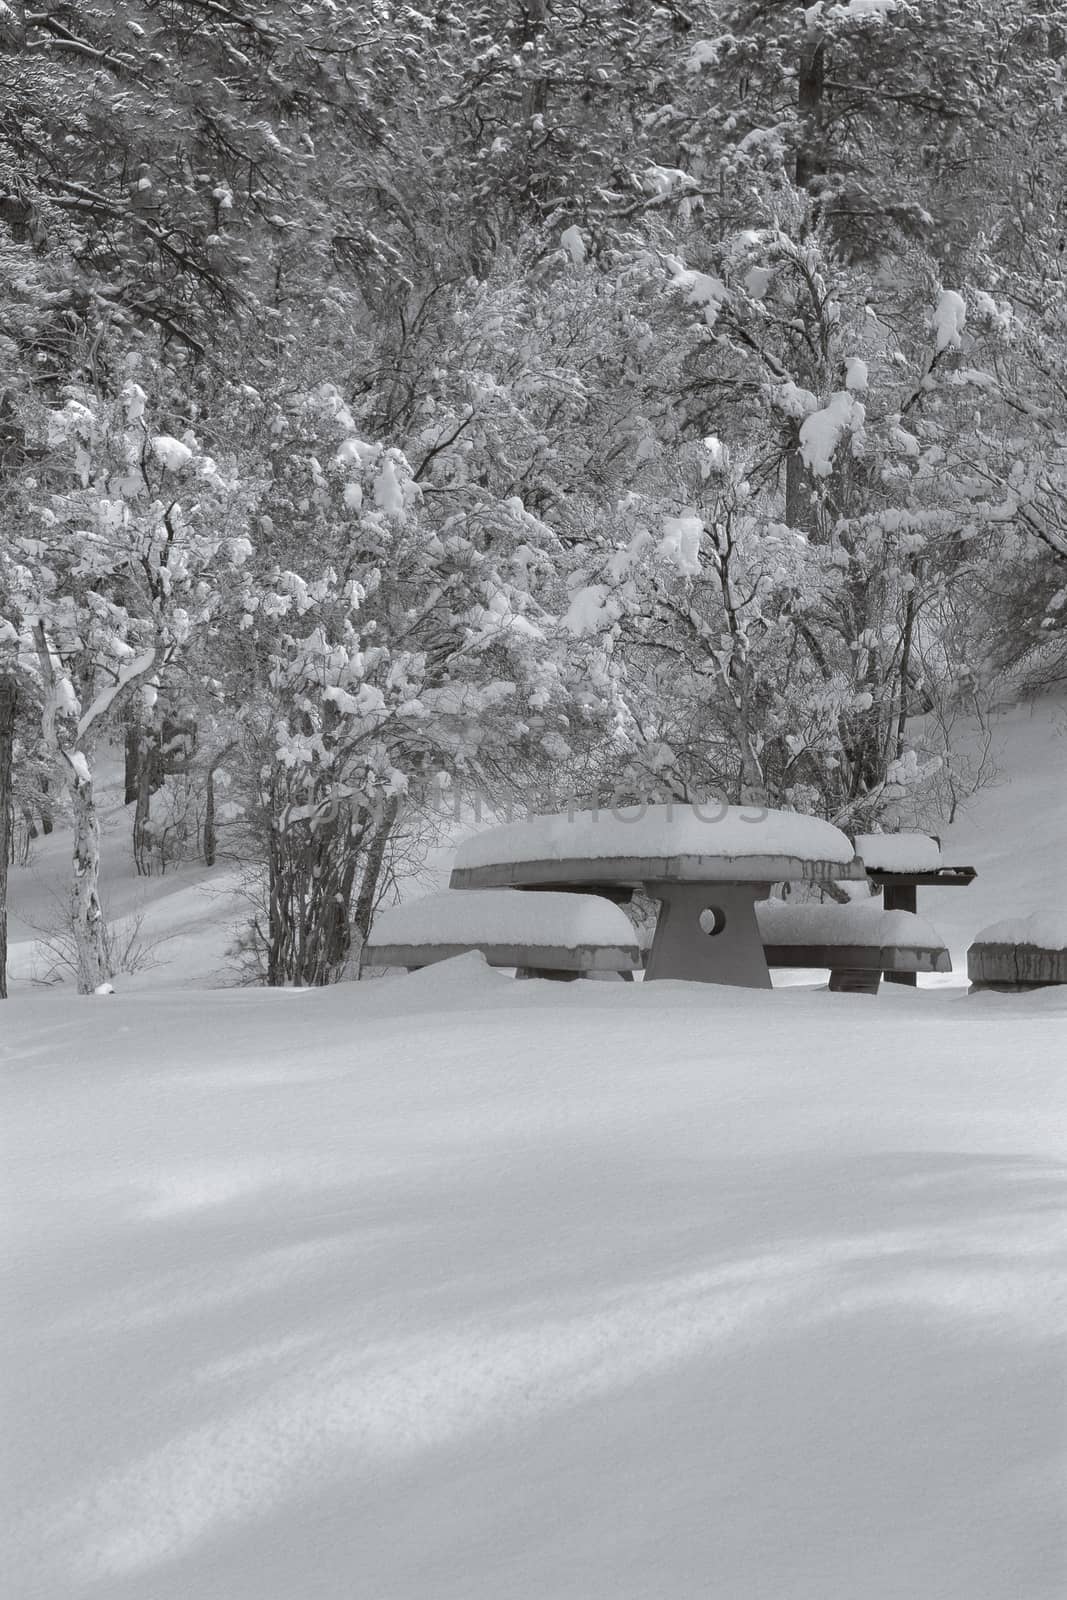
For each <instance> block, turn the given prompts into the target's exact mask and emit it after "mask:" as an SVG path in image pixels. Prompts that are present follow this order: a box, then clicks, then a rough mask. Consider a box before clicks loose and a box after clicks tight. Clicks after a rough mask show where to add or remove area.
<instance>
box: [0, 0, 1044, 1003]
mask: <svg viewBox="0 0 1067 1600" xmlns="http://www.w3.org/2000/svg"><path fill="white" fill-rule="evenodd" d="M0 49H2V54H0V529H2V537H0V818H4V819H5V827H6V832H7V848H6V849H5V850H4V851H3V852H0V860H2V862H3V866H2V867H0V871H4V872H6V869H7V865H8V862H9V861H10V862H12V863H17V862H24V861H28V860H29V859H31V858H32V855H33V851H34V849H35V848H37V847H38V846H39V844H40V842H41V841H42V840H43V839H44V837H45V835H46V834H47V833H48V831H49V830H50V829H51V828H52V827H53V826H54V825H56V824H57V822H59V821H62V822H63V824H64V825H65V826H69V827H70V828H72V829H73V833H74V856H75V867H74V875H73V906H72V910H71V913H70V921H71V932H72V936H73V937H74V938H75V941H76V950H77V957H76V959H77V968H78V981H79V984H80V986H81V988H82V990H83V991H90V990H92V989H94V988H96V987H97V986H98V985H99V984H100V983H101V982H103V981H105V980H106V979H107V978H108V977H109V976H110V975H111V974H110V973H109V964H111V963H110V962H109V949H108V937H107V928H106V921H105V918H104V916H103V915H102V914H101V897H103V898H104V901H105V904H106V884H105V883H103V882H98V873H99V850H98V816H97V809H98V805H97V794H96V788H95V785H96V782H97V777H98V771H99V765H100V762H101V761H102V760H104V759H105V758H106V757H107V756H108V754H109V753H111V754H114V753H115V752H120V753H121V754H122V755H123V756H124V762H125V786H124V787H125V799H126V801H127V804H128V808H129V819H130V850H131V851H132V855H133V858H134V860H135V861H136V864H137V869H138V871H139V872H140V873H141V874H143V875H145V876H151V875H153V874H155V875H158V874H160V873H162V872H164V871H165V870H167V869H168V868H170V867H172V866H173V865H174V864H175V863H176V862H177V861H181V860H186V861H196V860H199V861H201V862H203V863H207V864H208V865H210V864H212V863H214V862H215V861H216V860H217V859H223V860H225V861H226V862H228V863H230V864H231V865H233V864H237V865H239V866H240V868H241V869H242V871H245V872H247V874H248V881H249V882H250V883H251V884H254V885H255V886H256V887H255V888H254V889H253V890H252V891H251V892H252V894H253V898H254V899H255V904H254V905H253V906H252V907H251V909H250V912H249V916H248V919H247V926H246V929H245V932H244V934H243V936H242V944H243V949H244V958H245V962H246V970H247V971H249V972H251V973H253V974H254V975H258V976H259V977H261V978H262V979H263V980H265V981H267V982H269V983H271V984H288V983H293V982H296V983H301V984H323V983H328V982H331V981H334V980H336V979H337V978H339V977H340V976H342V975H346V974H351V973H352V972H353V970H354V967H355V964H356V963H357V962H358V953H359V948H360V945H361V942H362V940H363V939H364V938H365V936H366V934H367V930H368V927H369V924H370V919H371V917H372V914H373V910H374V907H375V905H376V904H377V903H378V901H379V900H380V899H381V897H382V894H383V889H384V887H385V886H387V885H389V884H391V883H392V882H393V880H394V876H395V871H396V867H397V863H401V864H402V863H404V862H410V861H414V860H417V859H418V858H419V854H420V851H422V850H423V849H424V848H425V845H426V841H427V839H429V838H430V837H431V836H432V834H433V826H434V820H435V819H439V818H440V816H441V814H442V811H443V810H444V811H447V810H448V809H449V808H450V807H453V808H456V809H461V808H462V806H463V805H465V804H466V803H468V801H473V802H476V803H477V804H478V805H479V806H481V807H489V808H494V807H495V808H507V807H509V806H510V807H515V808H517V809H518V810H519V811H520V812H521V811H522V810H525V809H534V810H536V809H538V808H541V809H544V808H545V807H546V806H551V805H553V804H557V803H559V802H560V800H561V799H562V798H563V797H566V798H567V799H568V800H573V799H574V798H577V800H578V801H579V802H580V803H592V802H594V801H597V800H600V799H605V798H611V799H616V800H618V799H627V798H631V797H633V796H639V797H641V798H643V799H647V798H649V797H658V798H660V799H666V798H669V797H672V796H674V797H682V798H700V797H702V796H704V795H706V794H708V793H717V794H722V795H724V796H725V797H726V798H727V799H729V800H730V801H737V802H741V801H744V802H763V803H766V804H769V805H772V806H776V807H785V808H787V809H792V810H798V811H802V812H808V813H814V814H817V815H820V816H823V817H826V818H829V819H831V820H833V821H834V822H836V823H838V824H839V825H841V826H842V827H844V828H846V829H847V830H849V831H850V832H852V831H856V830H870V829H872V828H873V829H879V828H882V827H894V826H901V825H904V826H907V825H912V826H916V825H917V826H925V827H934V826H935V824H936V823H938V822H939V821H941V820H942V819H944V818H946V817H951V815H953V814H954V812H955V809H956V807H957V806H958V805H959V804H960V803H961V802H963V801H965V800H966V798H967V796H968V794H969V793H970V792H972V790H973V789H974V787H975V785H976V784H977V783H979V782H980V781H981V776H982V774H981V764H980V763H979V764H978V766H977V767H976V764H975V762H974V761H973V759H971V756H970V755H967V756H966V758H964V757H962V756H961V754H960V749H959V743H958V740H957V737H956V734H957V729H958V728H959V726H960V724H961V721H962V720H963V719H968V721H969V723H971V724H973V722H974V721H975V719H977V720H978V722H979V724H980V723H981V720H982V718H983V717H984V715H985V714H986V711H987V709H988V707H989V705H990V704H991V703H992V702H993V701H994V700H995V699H996V697H997V694H998V692H1000V691H1001V690H1002V689H1003V686H1004V684H1005V682H1007V681H1010V682H1011V683H1012V684H1013V686H1014V687H1015V688H1016V690H1018V691H1019V692H1026V691H1028V690H1034V689H1038V688H1040V687H1042V686H1044V685H1049V684H1052V683H1055V682H1057V681H1060V680H1061V679H1062V675H1063V670H1064V662H1065V659H1067V633H1065V631H1064V622H1065V617H1067V606H1065V599H1067V499H1065V487H1067V435H1065V422H1064V406H1065V397H1067V266H1065V254H1064V236H1065V230H1067V213H1065V210H1064V198H1063V197H1064V175H1065V170H1067V169H1065V161H1064V147H1065V142H1067V133H1065V129H1067V117H1065V116H1064V114H1063V113H1064V105H1063V98H1064V71H1065V64H1067V9H1065V8H1064V7H1063V6H1062V5H1061V4H1059V3H1056V0H1049V3H1042V4H1034V3H1032V0H1027V3H1026V4H1023V3H1021V0H1020V3H1015V0H944V3H938V4H926V3H923V4H921V5H920V4H912V3H907V0H847V3H842V4H828V3H821V4H816V5H813V6H799V5H785V4H781V5H770V6H768V5H760V4H755V3H749V0H695V3H693V4H686V5H684V6H682V5H675V4H673V3H667V4H645V3H642V0H638V3H634V4H621V3H618V0H603V3H601V0H591V3H590V4H588V5H577V4H569V3H561V0H560V3H557V0H527V3H524V4H518V3H514V4H512V3H510V0H505V3H499V0H494V3H493V4H482V3H477V0H463V3H461V4H456V5H453V6H444V7H442V8H438V9H437V10H436V11H432V10H431V11H427V12H425V13H423V12H420V11H418V10H417V9H414V8H411V7H408V6H399V5H393V4H389V3H385V0H382V3H374V4H366V5H358V6H357V5H354V4H353V5H349V4H337V3H334V0H321V3H320V0H308V3H307V4H302V5H297V6H293V5H281V4H275V3H273V0H263V3H257V4H256V5H252V4H250V3H247V0H219V3H215V0H165V3H164V0H143V3H141V0H129V3H124V4H122V5H113V4H107V3H103V0H97V3H93V4H88V5H82V4H79V5H72V4H66V3H58V4H51V3H49V0H42V3H41V4H40V5H36V6H34V7H32V8H31V7H28V6H27V7H25V8H24V7H21V6H16V5H11V4H3V5H0ZM256 896H258V899H256V898H255V897H256ZM5 901H6V894H5V891H4V880H3V878H2V877H0V907H2V906H3V905H4V904H5ZM0 926H2V913H0ZM2 965H3V963H2V962H0V969H2Z"/></svg>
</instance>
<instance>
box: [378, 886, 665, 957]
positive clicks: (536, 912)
mask: <svg viewBox="0 0 1067 1600" xmlns="http://www.w3.org/2000/svg"><path fill="white" fill-rule="evenodd" d="M473 943H477V944H497V945H535V946H550V945H562V946H566V947H567V948H568V949H570V948H575V947H577V946H579V945H601V946H603V945H607V946H610V947H612V948H617V947H619V946H622V947H629V946H633V945H635V944H636V943H637V936H636V934H635V932H634V927H633V924H632V923H631V921H630V919H629V917H628V916H627V915H626V913H625V912H623V911H620V910H619V907H618V906H616V905H613V904H612V903H611V901H610V900H603V899H601V898H600V897H599V896H598V895H588V894H552V893H545V894H540V893H535V894H526V893H524V892H523V891H522V890H521V889H446V890H444V891H443V892H442V893H441V894H431V895H427V896H426V897H425V898H424V899H422V900H407V901H405V902H404V903H403V905H399V906H390V907H389V908H388V909H387V910H385V911H380V912H379V913H378V915H377V916H376V917H375V919H374V926H373V928H372V929H371V935H370V939H369V940H368V946H369V948H371V949H373V948H374V947H375V946H376V945H435V944H473Z"/></svg>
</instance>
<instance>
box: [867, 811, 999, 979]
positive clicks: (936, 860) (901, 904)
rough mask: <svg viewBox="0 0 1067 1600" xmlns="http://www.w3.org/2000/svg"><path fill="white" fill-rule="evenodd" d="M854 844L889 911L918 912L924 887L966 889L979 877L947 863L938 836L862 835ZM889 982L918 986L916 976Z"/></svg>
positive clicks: (905, 975) (892, 976) (898, 976)
mask: <svg viewBox="0 0 1067 1600" xmlns="http://www.w3.org/2000/svg"><path fill="white" fill-rule="evenodd" d="M854 843H855V846H856V850H857V851H858V853H859V855H860V857H861V858H862V860H863V865H864V866H865V867H866V869H867V877H868V879H869V880H870V882H871V883H873V884H874V886H875V888H877V889H880V890H881V891H882V904H883V906H884V907H885V909H886V910H887V911H917V910H918V909H919V904H918V891H919V889H920V887H928V888H935V889H965V888H967V886H968V885H969V884H971V883H973V882H974V880H975V878H976V877H977V873H976V872H975V870H974V868H973V867H967V866H963V865H961V864H959V863H955V862H951V861H946V859H945V857H944V855H943V853H942V850H941V841H940V839H938V838H937V836H936V835H935V834H929V833H858V834H857V835H856V837H855V840H854ZM886 979H887V980H888V982H890V983H904V984H912V985H914V983H915V974H914V973H913V972H887V973H886Z"/></svg>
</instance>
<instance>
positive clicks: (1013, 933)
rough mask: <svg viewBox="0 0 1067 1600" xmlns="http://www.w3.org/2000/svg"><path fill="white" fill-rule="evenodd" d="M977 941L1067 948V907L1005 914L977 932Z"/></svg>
mask: <svg viewBox="0 0 1067 1600" xmlns="http://www.w3.org/2000/svg"><path fill="white" fill-rule="evenodd" d="M974 942H975V944H1032V945H1036V946H1037V948H1038V949H1039V950H1067V907H1064V908H1061V909H1060V910H1058V911H1055V910H1053V911H1034V912H1032V913H1031V914H1030V916H1028V917H1005V918H1004V919H1003V921H1001V922H991V923H990V924H989V926H988V927H987V928H983V929H982V930H981V932H980V933H977V934H975V937H974Z"/></svg>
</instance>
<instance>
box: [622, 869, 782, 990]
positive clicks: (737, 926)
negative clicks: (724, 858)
mask: <svg viewBox="0 0 1067 1600" xmlns="http://www.w3.org/2000/svg"><path fill="white" fill-rule="evenodd" d="M645 889H646V891H647V892H648V894H650V895H652V896H653V898H654V899H656V900H658V901H659V902H660V909H659V917H658V918H657V920H656V932H655V934H654V936H653V939H652V949H651V950H650V951H649V956H648V966H647V968H646V970H645V979H646V981H648V980H650V979H654V978H688V979H691V980H693V981H695V982H697V983H730V984H739V985H741V986H742V987H744V988H746V989H769V988H770V987H771V975H770V972H769V970H768V968H767V958H766V956H765V955H764V953H763V941H762V940H761V939H760V933H759V926H758V924H757V922H756V901H757V900H766V899H767V897H768V895H769V894H770V885H769V884H761V883H696V884H694V883H648V884H646V885H645ZM702 913H706V915H704V917H703V924H704V925H703V926H702V915H701V914H702ZM706 930H710V931H706Z"/></svg>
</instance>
